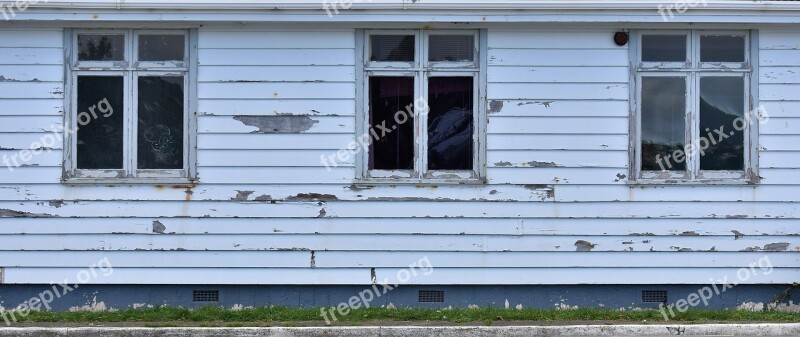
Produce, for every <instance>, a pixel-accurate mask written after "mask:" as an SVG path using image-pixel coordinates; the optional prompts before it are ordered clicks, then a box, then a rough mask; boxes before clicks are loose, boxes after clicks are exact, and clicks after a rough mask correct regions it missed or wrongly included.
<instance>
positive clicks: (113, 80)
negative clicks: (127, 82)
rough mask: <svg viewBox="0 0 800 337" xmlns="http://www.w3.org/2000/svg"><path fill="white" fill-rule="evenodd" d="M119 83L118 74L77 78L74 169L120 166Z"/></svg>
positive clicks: (121, 108)
mask: <svg viewBox="0 0 800 337" xmlns="http://www.w3.org/2000/svg"><path fill="white" fill-rule="evenodd" d="M123 83H124V82H123V79H122V77H99V76H95V77H92V76H79V77H78V102H77V106H76V108H77V110H76V115H75V118H76V120H77V124H76V125H77V127H78V132H77V134H78V136H77V139H78V153H77V163H76V165H77V168H78V169H87V170H100V169H107V170H111V169H117V170H120V169H122V131H123V128H122V121H123V118H122V117H123V116H122V115H123V113H122V111H123V92H124V84H123Z"/></svg>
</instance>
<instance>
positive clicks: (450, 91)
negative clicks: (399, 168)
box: [428, 77, 475, 170]
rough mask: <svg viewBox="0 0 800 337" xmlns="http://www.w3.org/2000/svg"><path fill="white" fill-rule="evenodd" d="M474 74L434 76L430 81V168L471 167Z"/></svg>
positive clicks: (451, 168) (462, 168) (465, 168)
mask: <svg viewBox="0 0 800 337" xmlns="http://www.w3.org/2000/svg"><path fill="white" fill-rule="evenodd" d="M473 83H474V80H473V78H472V77H432V78H431V79H430V80H429V82H428V105H429V106H430V112H429V113H428V170H472V169H473V165H472V163H473V162H472V158H473V157H472V156H473V149H474V144H475V143H474V141H473V127H474V118H473V111H472V110H473V88H474V85H473Z"/></svg>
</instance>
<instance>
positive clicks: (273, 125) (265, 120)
mask: <svg viewBox="0 0 800 337" xmlns="http://www.w3.org/2000/svg"><path fill="white" fill-rule="evenodd" d="M233 119H235V120H237V121H240V122H242V124H244V125H247V126H253V127H256V128H257V129H258V130H255V131H252V132H251V133H302V132H306V131H308V130H309V129H311V127H313V126H314V125H315V124H317V123H319V121H318V120H315V119H311V117H308V116H234V117H233Z"/></svg>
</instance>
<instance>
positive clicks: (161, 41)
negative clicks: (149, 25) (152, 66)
mask: <svg viewBox="0 0 800 337" xmlns="http://www.w3.org/2000/svg"><path fill="white" fill-rule="evenodd" d="M185 49H186V37H185V36H183V35H141V36H139V60H140V61H182V60H183V59H185V55H184V54H185V52H186V50H185Z"/></svg>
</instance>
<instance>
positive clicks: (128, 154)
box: [62, 29, 197, 183]
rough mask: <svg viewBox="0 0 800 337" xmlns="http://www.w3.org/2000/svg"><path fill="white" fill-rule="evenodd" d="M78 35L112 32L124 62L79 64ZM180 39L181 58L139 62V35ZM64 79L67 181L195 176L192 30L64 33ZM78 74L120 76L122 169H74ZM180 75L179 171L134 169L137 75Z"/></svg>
mask: <svg viewBox="0 0 800 337" xmlns="http://www.w3.org/2000/svg"><path fill="white" fill-rule="evenodd" d="M80 34H98V35H102V34H113V35H123V36H124V38H125V53H124V55H125V58H124V60H123V61H109V62H98V61H89V62H87V61H79V60H78V48H77V41H78V35H80ZM141 35H182V36H184V38H185V40H184V53H185V54H184V58H183V60H174V61H165V62H139V61H138V59H139V43H138V42H139V36H141ZM64 36H65V46H66V53H65V54H66V60H65V62H66V63H65V64H66V70H65V71H66V77H65V78H66V80H67V85H66V86H65V87H66V92H65V106H66V107H68V108H67V111H66V113H65V119H64V120H65V122H64V123H65V124H64V126H65V135H64V139H65V147H64V148H65V149H66V151H64V177H63V179H62V180H63V181H64V182H67V183H189V182H193V181H195V180H196V177H197V160H196V158H197V153H196V145H195V144H196V138H197V134H196V130H197V117H196V113H195V111H197V109H196V101H197V100H196V97H197V96H196V95H197V87H196V83H197V80H196V76H197V55H196V53H195V52H194V51H195V50H197V48H196V46H197V30H195V29H168V30H163V29H162V30H156V29H97V30H95V29H74V30H73V29H68V30H66V31H65V34H64ZM79 76H121V77H123V82H124V97H123V105H124V107H123V111H122V113H123V114H124V115H123V116H124V117H123V168H122V169H113V170H111V169H109V170H94V169H91V170H87V169H78V168H77V134H76V133H74V132H70V130H76V128H77V118H76V113H77V111H76V102H77V99H78V90H77V81H78V77H79ZM150 76H162V77H183V81H184V94H183V100H184V102H183V104H184V114H183V115H184V119H183V139H182V145H183V168H181V169H169V170H153V169H138V168H137V165H138V160H137V156H138V146H137V138H138V130H137V128H138V90H137V86H138V80H139V77H150Z"/></svg>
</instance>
